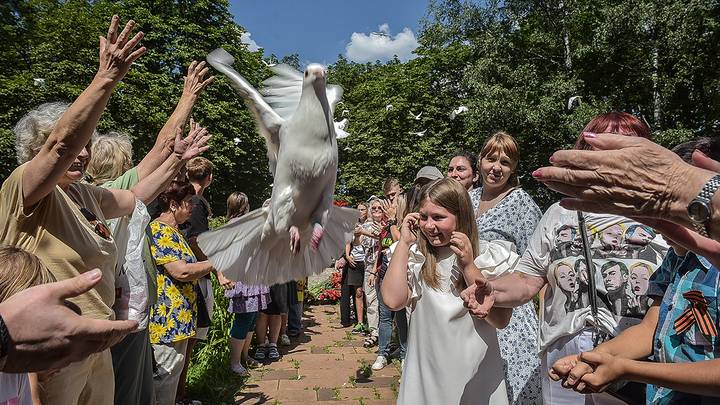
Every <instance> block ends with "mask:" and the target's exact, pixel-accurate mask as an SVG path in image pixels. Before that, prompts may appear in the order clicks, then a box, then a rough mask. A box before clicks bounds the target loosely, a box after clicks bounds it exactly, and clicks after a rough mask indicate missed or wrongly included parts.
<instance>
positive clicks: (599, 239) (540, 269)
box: [463, 112, 667, 404]
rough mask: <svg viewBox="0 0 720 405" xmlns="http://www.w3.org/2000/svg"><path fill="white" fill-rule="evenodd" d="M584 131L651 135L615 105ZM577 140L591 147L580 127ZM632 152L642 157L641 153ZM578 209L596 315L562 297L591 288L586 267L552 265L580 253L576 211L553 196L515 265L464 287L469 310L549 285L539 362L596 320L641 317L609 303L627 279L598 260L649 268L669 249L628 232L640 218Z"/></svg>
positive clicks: (618, 324) (602, 399) (565, 350)
mask: <svg viewBox="0 0 720 405" xmlns="http://www.w3.org/2000/svg"><path fill="white" fill-rule="evenodd" d="M585 132H590V133H603V132H612V133H617V134H622V135H627V136H640V137H645V138H649V137H650V130H649V128H648V127H647V126H646V125H645V124H644V123H643V122H641V121H640V120H638V119H637V118H635V117H634V116H632V115H630V114H626V113H621V112H610V113H606V114H602V115H599V116H597V117H595V118H593V119H592V120H591V121H590V122H589V123H588V124H587V126H586V127H585V128H584V129H583V133H585ZM575 147H576V149H588V148H589V145H588V144H587V143H586V142H585V141H584V136H583V134H582V133H581V134H580V136H579V137H578V140H577V143H576V146H575ZM637 158H638V159H642V156H638V157H637ZM584 217H585V222H586V229H587V233H588V243H589V245H590V250H591V254H592V258H593V263H594V268H595V269H597V270H596V271H595V277H594V281H595V286H596V290H597V295H598V297H599V299H598V306H599V311H598V315H597V318H596V319H594V317H593V315H592V312H591V308H590V306H589V305H579V306H578V305H567V304H568V302H567V301H568V297H569V296H570V294H567V293H568V291H565V290H567V289H568V288H569V287H568V286H571V287H572V289H573V290H577V291H580V294H581V295H582V300H581V301H580V300H578V302H583V303H586V302H589V299H588V293H589V292H591V291H589V289H588V288H587V285H586V284H587V283H588V275H587V274H586V270H584V269H583V270H581V271H580V273H581V274H573V275H572V276H573V278H574V279H572V280H567V279H563V280H562V282H561V280H558V277H557V276H556V275H557V274H563V275H564V277H567V276H568V275H569V274H570V273H569V272H567V273H566V272H556V271H555V270H556V269H557V267H558V266H560V265H572V266H573V267H572V268H575V263H576V262H578V261H581V260H583V259H584V256H583V239H582V237H581V233H580V231H579V229H580V228H579V219H578V215H577V213H576V212H574V211H569V210H566V209H564V208H562V207H561V206H560V205H559V204H554V205H553V206H551V207H550V208H549V209H548V210H547V212H545V214H544V215H543V217H542V219H541V220H540V223H539V224H538V226H537V228H536V229H535V232H534V233H533V235H532V237H531V238H530V240H529V243H528V247H527V250H526V251H525V253H524V254H523V256H522V257H521V259H520V262H519V263H518V265H517V267H516V268H515V271H514V272H513V273H511V274H509V275H507V276H503V277H501V278H498V279H495V280H492V281H488V282H487V284H488V285H487V286H486V288H481V289H478V288H477V286H471V287H470V288H468V290H466V291H465V292H464V293H463V296H464V297H465V299H466V300H467V301H468V302H467V304H468V306H469V307H470V308H471V310H472V311H473V312H474V313H476V314H480V315H481V314H482V312H483V310H484V308H485V307H486V306H489V305H493V303H494V305H495V306H500V307H517V306H520V305H524V304H525V303H527V302H529V301H530V300H531V299H532V297H533V296H534V295H536V294H537V293H538V292H539V291H540V289H541V288H542V287H543V286H545V285H547V290H546V293H545V297H544V305H543V308H541V317H540V319H541V321H540V331H539V333H540V336H539V337H540V339H539V341H540V351H541V352H540V359H541V362H542V368H543V369H544V370H548V369H549V367H550V366H551V365H552V364H553V363H555V361H556V360H558V359H560V358H562V357H564V356H566V355H570V354H577V353H580V352H584V351H587V350H591V349H592V348H593V345H594V342H595V339H596V338H597V336H596V327H597V330H600V332H601V333H602V334H607V335H611V336H612V335H616V334H617V333H618V332H619V331H620V330H622V329H624V328H627V327H628V326H630V325H633V324H636V323H639V321H640V320H641V318H642V316H643V315H644V312H643V313H642V314H640V315H639V316H640V318H638V317H637V316H638V314H637V313H635V312H634V311H631V310H630V309H629V308H628V307H627V306H617V305H612V303H611V302H610V299H609V295H611V293H612V292H613V291H619V290H622V291H624V290H628V289H625V288H623V287H624V284H626V283H628V280H627V277H625V276H624V275H623V273H622V272H616V273H613V274H606V277H605V278H603V275H602V274H601V271H600V269H601V268H602V267H603V265H604V264H606V263H608V262H610V261H614V262H620V263H622V264H623V265H624V266H626V267H628V268H629V267H631V266H633V265H636V264H637V263H643V264H644V265H646V266H647V267H648V268H649V269H651V270H652V271H654V270H655V269H657V267H658V266H659V265H660V263H661V262H662V258H663V256H664V255H665V252H666V251H667V245H666V243H665V241H664V240H663V239H662V237H660V236H659V235H658V236H655V237H654V238H652V239H649V240H648V239H643V240H638V239H637V238H632V237H631V236H632V235H628V234H627V232H626V230H627V229H629V228H630V227H631V226H633V225H637V224H638V223H637V222H635V221H633V220H631V219H629V218H625V217H621V216H617V215H607V214H591V213H585V214H584ZM611 229H621V230H622V232H621V234H620V235H619V236H618V237H612V238H608V237H607V234H608V232H605V231H606V230H611ZM580 267H581V266H578V268H580ZM578 284H579V289H578ZM611 287H612V288H611ZM628 291H629V290H628ZM488 292H489V293H488ZM478 299H483V300H484V302H483V301H480V300H478ZM479 302H483V304H478V303H479ZM542 391H543V398H544V402H545V403H547V404H585V403H586V400H589V401H590V402H591V403H596V404H597V403H611V402H613V399H612V398H611V397H609V396H608V395H607V394H589V395H588V396H587V398H586V396H585V395H582V394H579V393H577V392H574V391H571V390H567V389H564V388H563V387H562V385H561V384H560V383H559V382H553V381H552V380H551V379H550V378H549V377H548V375H547V373H543V380H542Z"/></svg>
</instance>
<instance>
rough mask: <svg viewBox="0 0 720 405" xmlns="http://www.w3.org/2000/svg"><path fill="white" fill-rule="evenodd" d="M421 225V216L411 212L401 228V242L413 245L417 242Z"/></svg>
mask: <svg viewBox="0 0 720 405" xmlns="http://www.w3.org/2000/svg"><path fill="white" fill-rule="evenodd" d="M419 224H420V214H418V213H417V212H411V213H409V214H407V216H405V219H403V223H402V226H401V227H400V241H401V242H404V243H407V244H408V245H412V244H413V243H415V241H416V240H417V231H418V228H419Z"/></svg>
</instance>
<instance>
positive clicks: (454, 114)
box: [450, 105, 468, 120]
mask: <svg viewBox="0 0 720 405" xmlns="http://www.w3.org/2000/svg"><path fill="white" fill-rule="evenodd" d="M467 110H468V108H467V107H465V106H464V105H461V106H460V107H458V108H456V109H454V110H453V111H452V112H451V113H450V119H451V120H454V119H455V118H456V117H457V116H458V115H460V114H462V113H465V112H467Z"/></svg>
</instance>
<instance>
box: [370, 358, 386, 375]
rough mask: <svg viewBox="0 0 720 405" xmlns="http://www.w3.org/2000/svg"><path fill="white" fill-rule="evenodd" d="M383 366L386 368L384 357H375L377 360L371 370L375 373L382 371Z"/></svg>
mask: <svg viewBox="0 0 720 405" xmlns="http://www.w3.org/2000/svg"><path fill="white" fill-rule="evenodd" d="M385 366H387V359H386V358H385V356H377V359H375V363H373V365H372V369H373V370H375V371H377V370H382V369H383V368H385Z"/></svg>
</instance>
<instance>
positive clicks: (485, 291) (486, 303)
mask: <svg viewBox="0 0 720 405" xmlns="http://www.w3.org/2000/svg"><path fill="white" fill-rule="evenodd" d="M460 298H462V300H463V305H464V306H465V308H467V309H468V311H470V315H472V316H474V317H477V318H480V319H484V318H485V317H487V316H488V314H489V313H490V310H491V309H492V307H493V305H494V304H495V295H493V288H492V284H490V281H488V280H487V279H486V278H485V277H482V278H479V279H477V280H475V284H473V285H471V286H470V287H468V288H466V289H464V290H463V292H461V293H460Z"/></svg>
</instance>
